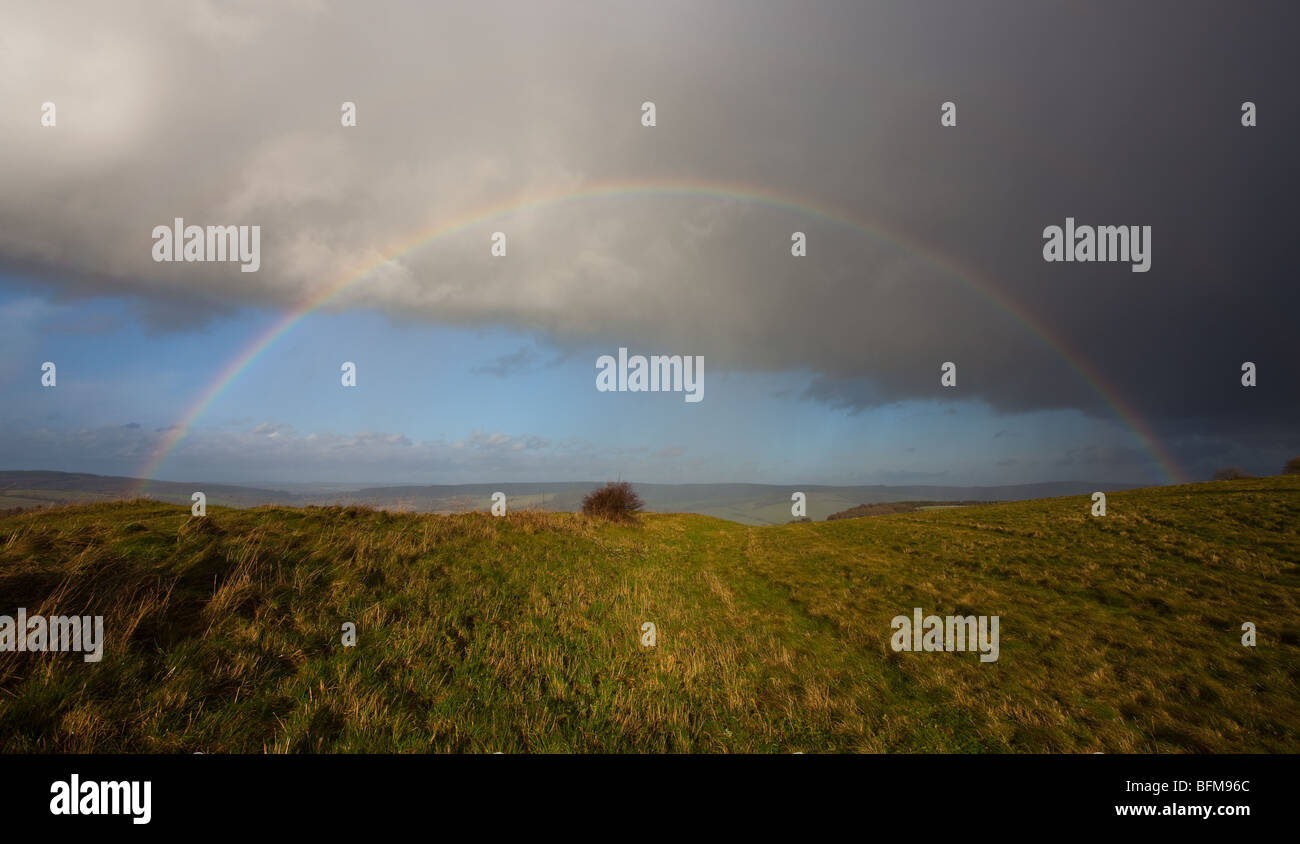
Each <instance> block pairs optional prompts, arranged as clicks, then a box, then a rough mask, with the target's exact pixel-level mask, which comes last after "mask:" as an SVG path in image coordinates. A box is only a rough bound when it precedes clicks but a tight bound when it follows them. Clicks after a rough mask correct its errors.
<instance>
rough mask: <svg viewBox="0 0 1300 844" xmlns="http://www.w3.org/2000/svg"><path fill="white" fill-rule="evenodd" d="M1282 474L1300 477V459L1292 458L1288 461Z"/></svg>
mask: <svg viewBox="0 0 1300 844" xmlns="http://www.w3.org/2000/svg"><path fill="white" fill-rule="evenodd" d="M1282 474H1284V475H1300V457H1292V458H1291V459H1290V460H1288V461H1287V462H1286V465H1285V466H1283V467H1282Z"/></svg>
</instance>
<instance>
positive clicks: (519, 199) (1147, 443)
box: [137, 179, 1186, 489]
mask: <svg viewBox="0 0 1300 844" xmlns="http://www.w3.org/2000/svg"><path fill="white" fill-rule="evenodd" d="M616 196H619V197H621V196H676V197H682V196H686V197H701V198H709V199H727V200H737V201H741V202H749V203H757V204H761V205H767V206H772V207H776V208H782V209H786V210H791V211H797V212H799V213H802V214H806V215H808V216H810V217H813V218H816V219H821V220H826V221H828V222H831V223H833V224H835V225H839V226H847V227H849V228H853V229H857V230H859V231H862V232H864V233H866V234H868V235H872V236H874V237H880V238H883V239H885V240H888V241H891V242H893V243H895V244H897V245H899V246H902V247H903V248H905V249H907V250H908V251H910V252H911V253H912V254H913V255H915V256H916V257H918V258H920V259H921V260H923V261H925V262H926V263H928V264H930V265H931V266H933V267H935V268H937V269H940V270H942V271H943V272H944V273H946V274H947V275H949V276H951V277H952V278H954V279H956V280H957V281H959V282H961V283H962V284H964V285H965V286H967V287H969V288H971V289H973V290H975V291H976V292H977V293H979V294H981V295H982V296H983V297H984V298H986V299H988V300H990V301H992V302H993V303H994V304H996V305H997V306H998V307H1000V308H1001V309H1002V310H1004V311H1006V312H1007V313H1009V314H1010V315H1012V316H1013V317H1015V318H1016V319H1017V320H1018V321H1019V322H1020V323H1021V324H1022V325H1024V326H1025V328H1026V329H1028V330H1029V331H1030V332H1031V333H1032V334H1034V335H1035V336H1036V337H1037V338H1038V339H1039V340H1040V341H1041V342H1042V343H1043V344H1044V345H1046V346H1047V347H1048V348H1051V349H1052V350H1053V351H1055V352H1056V353H1057V354H1058V355H1060V356H1061V357H1062V359H1064V360H1065V362H1066V363H1067V364H1069V365H1070V366H1071V367H1072V368H1073V369H1074V370H1075V371H1076V372H1077V373H1078V374H1079V376H1080V377H1082V378H1083V379H1084V381H1086V382H1087V383H1088V384H1089V386H1091V387H1092V389H1093V390H1095V391H1096V392H1097V393H1098V395H1100V396H1101V398H1102V399H1103V400H1105V401H1106V403H1107V404H1108V405H1109V406H1110V407H1111V408H1112V409H1113V410H1114V411H1115V414H1116V416H1118V418H1119V419H1120V420H1121V421H1122V422H1123V423H1124V424H1126V425H1127V426H1128V427H1129V428H1130V429H1131V430H1132V431H1133V433H1134V434H1135V435H1136V436H1137V437H1138V439H1139V441H1140V442H1141V443H1142V445H1143V447H1144V448H1145V449H1146V450H1147V452H1148V453H1149V454H1150V455H1151V456H1152V457H1153V458H1154V459H1155V461H1156V463H1157V464H1158V465H1159V466H1160V468H1161V470H1162V471H1163V472H1164V473H1165V474H1166V475H1167V476H1168V478H1169V480H1170V481H1171V482H1173V483H1185V482H1186V477H1185V475H1184V474H1183V472H1182V470H1181V469H1180V468H1179V466H1178V463H1177V462H1176V461H1175V460H1174V458H1173V455H1172V454H1170V453H1169V451H1168V450H1167V449H1166V448H1165V447H1164V445H1163V444H1162V443H1161V442H1160V440H1159V438H1158V437H1157V436H1156V435H1155V433H1154V432H1153V431H1152V430H1151V429H1150V428H1149V427H1148V426H1147V424H1146V423H1145V422H1144V421H1143V420H1142V418H1141V417H1140V416H1139V415H1138V414H1137V413H1136V412H1135V411H1134V409H1133V408H1132V407H1131V406H1130V405H1129V404H1128V403H1127V402H1126V401H1125V400H1124V398H1123V397H1122V396H1121V395H1120V394H1119V392H1118V391H1117V390H1116V389H1115V388H1114V387H1113V386H1112V385H1110V384H1109V383H1108V382H1107V381H1106V380H1105V378H1104V377H1103V376H1102V374H1101V373H1100V372H1099V371H1098V370H1097V369H1096V368H1095V367H1094V366H1092V364H1090V363H1089V362H1088V360H1087V358H1085V357H1084V356H1083V355H1082V354H1080V353H1079V352H1078V351H1077V350H1076V349H1074V348H1072V347H1071V346H1070V345H1069V344H1068V343H1067V342H1066V341H1065V340H1064V339H1061V338H1059V337H1056V336H1055V335H1053V334H1052V333H1051V332H1050V331H1049V330H1048V327H1047V326H1046V325H1045V324H1044V323H1043V321H1042V320H1041V319H1039V318H1038V317H1037V316H1036V315H1035V314H1033V313H1032V312H1030V311H1029V310H1028V309H1027V308H1026V307H1025V306H1024V305H1022V304H1021V303H1020V302H1018V301H1017V300H1015V299H1014V298H1012V297H1011V296H1010V295H1008V294H1007V293H1005V292H1003V291H1002V290H1001V289H1000V288H999V287H998V285H996V284H994V283H993V281H992V280H991V279H989V278H986V277H985V276H983V275H982V274H980V273H979V272H978V271H976V270H975V269H973V268H971V267H969V266H964V265H962V264H960V263H958V262H957V261H956V260H955V259H953V258H951V257H950V256H947V255H945V254H943V253H941V252H938V251H936V250H935V249H933V248H931V247H928V246H926V245H925V244H921V243H919V242H918V241H916V240H914V239H913V238H910V237H908V236H906V235H904V234H902V233H900V232H897V231H893V230H890V229H886V228H885V227H883V226H882V225H880V224H878V223H876V222H874V221H866V220H863V219H859V218H857V217H855V216H853V215H852V214H851V213H848V212H846V211H844V210H842V209H838V208H836V207H834V206H831V205H827V204H824V203H819V204H816V205H814V204H811V203H809V202H808V201H807V200H804V199H800V198H798V197H792V196H788V195H784V194H780V193H777V192H774V191H771V190H767V189H763V188H757V187H752V186H747V185H742V184H730V183H725V182H706V181H699V180H693V181H689V182H681V181H672V180H654V179H643V180H632V181H628V180H623V181H611V182H602V183H596V184H591V185H587V186H585V187H582V188H579V189H576V190H574V189H565V190H557V191H551V192H538V193H536V194H533V195H529V196H516V197H512V198H510V199H508V200H505V201H502V202H498V203H495V204H492V205H487V206H483V207H481V208H478V209H476V210H473V211H470V212H467V213H465V214H463V215H461V216H459V217H456V218H453V219H449V220H445V221H442V222H440V223H437V224H435V225H433V226H432V227H431V228H428V229H425V230H423V231H421V233H420V234H418V235H416V236H415V237H413V238H410V239H407V240H406V241H404V242H402V243H399V244H397V245H395V246H392V247H390V248H388V249H385V250H383V255H384V257H383V258H382V259H380V260H378V261H375V262H374V263H371V264H369V265H367V266H365V267H363V268H362V269H360V270H359V271H353V272H349V273H346V274H344V275H343V276H342V277H341V278H340V279H339V280H338V281H336V282H334V283H332V284H329V285H326V286H325V288H324V289H323V290H320V291H318V292H316V293H315V294H313V295H312V296H310V297H308V298H307V299H305V300H304V301H303V302H302V303H300V304H299V305H298V306H297V307H295V308H293V309H291V310H290V311H288V312H287V313H286V314H285V315H284V316H283V317H281V318H280V319H279V320H278V321H276V322H274V323H272V325H271V326H270V327H269V328H268V329H266V331H264V332H263V333H262V334H261V335H259V336H257V337H256V338H255V339H254V340H253V341H252V342H251V343H249V344H248V346H247V347H245V348H244V350H243V351H241V352H240V353H239V354H237V355H235V356H234V357H233V358H231V359H230V361H229V362H228V363H227V364H226V365H225V366H224V367H223V368H222V369H221V370H220V372H219V373H218V374H217V376H216V377H215V378H213V380H212V381H211V382H210V383H209V384H208V385H207V386H206V387H204V389H203V390H202V391H201V392H200V393H199V395H198V398H197V399H196V400H195V401H194V403H193V404H192V405H191V406H190V408H189V410H188V411H186V413H185V414H184V416H183V417H182V418H181V420H180V421H179V422H178V423H177V424H175V425H173V426H172V427H171V428H169V429H168V431H167V432H166V434H165V436H164V437H163V439H162V440H161V441H160V443H159V444H158V446H157V447H156V448H155V449H154V450H153V452H152V453H151V454H150V456H149V459H148V461H147V462H146V463H145V464H144V465H143V467H142V469H141V471H140V472H139V473H138V474H137V477H139V478H140V479H141V489H143V487H144V484H145V483H146V482H147V481H148V480H149V479H151V478H153V477H154V476H155V475H156V473H157V472H158V469H159V468H160V467H161V466H162V465H163V463H164V462H165V461H166V460H167V458H168V457H169V456H170V455H171V454H172V453H173V452H174V451H175V450H176V447H177V446H178V445H179V444H180V443H181V441H182V440H184V439H185V437H186V436H187V435H188V434H189V432H190V430H191V429H192V428H193V427H194V424H195V423H196V422H197V421H198V420H199V419H200V418H202V416H203V414H204V413H205V412H206V411H207V409H208V408H209V407H211V406H212V404H213V402H215V401H216V400H217V398H218V397H220V396H221V394H222V392H224V391H225V389H226V388H227V387H228V386H230V384H232V383H233V382H234V381H236V380H237V379H238V378H239V376H240V375H241V374H242V373H243V372H244V371H245V370H246V369H247V368H248V367H249V366H250V365H251V364H252V363H253V362H254V361H255V360H257V359H258V357H260V356H261V355H262V354H263V353H264V352H266V351H267V350H268V349H270V348H271V347H272V346H273V345H275V343H276V342H277V341H278V340H279V339H280V338H281V337H283V336H285V335H286V334H288V333H289V332H290V331H292V330H293V328H294V326H296V325H297V324H298V323H299V322H301V321H302V320H303V318H305V317H306V316H307V315H309V314H311V313H312V312H314V311H316V310H318V309H320V308H322V307H324V306H325V305H327V304H329V303H330V302H331V301H333V300H334V299H336V298H337V297H338V296H339V295H340V294H341V293H343V292H344V291H346V290H348V289H349V288H351V287H352V286H353V285H356V284H358V283H359V282H361V281H363V280H364V279H365V278H366V277H367V276H368V275H370V274H371V273H372V272H374V271H375V270H377V269H379V268H380V267H382V266H384V265H385V264H387V263H389V262H390V261H393V260H396V259H398V258H400V257H402V256H403V255H406V254H407V253H410V252H413V251H415V250H418V249H420V248H421V247H423V246H425V245H427V244H429V243H431V242H433V241H435V240H437V239H439V238H441V237H445V236H447V235H450V234H453V233H455V232H459V231H462V230H464V229H467V228H469V227H471V226H474V225H477V224H480V223H484V222H487V221H490V220H493V219H495V218H498V217H503V216H505V215H507V214H513V213H517V212H520V211H527V210H530V209H535V208H539V207H542V206H547V205H554V204H558V203H565V202H578V201H584V200H593V199H602V198H609V197H616Z"/></svg>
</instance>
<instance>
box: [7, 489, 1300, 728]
mask: <svg viewBox="0 0 1300 844" xmlns="http://www.w3.org/2000/svg"><path fill="white" fill-rule="evenodd" d="M1090 508H1091V502H1090V501H1089V500H1088V499H1087V498H1086V497H1084V496H1079V497H1071V498H1059V499H1050V500H1043V501H1029V502H1013V503H1006V504H995V505H987V506H981V507H971V508H954V509H940V510H924V511H915V512H905V513H896V514H892V515H880V516H875V517H873V518H870V519H844V520H837V521H832V522H819V523H807V522H805V523H794V524H788V525H779V526H768V527H747V526H744V525H739V524H736V523H733V522H726V521H722V520H720V519H715V518H709V517H705V516H696V515H659V514H643V515H641V516H639V517H638V518H637V519H636V520H635V522H634V523H630V524H629V523H622V522H616V521H615V522H610V521H606V520H603V519H597V518H592V517H588V516H584V515H578V514H567V513H549V512H537V511H525V512H511V513H510V514H509V515H507V516H505V517H501V518H497V517H493V516H490V515H487V514H485V513H466V514H461V515H451V516H443V515H417V514H409V513H382V512H376V511H373V510H368V509H366V508H360V507H349V508H340V507H308V508H304V509H292V508H284V507H259V508H254V509H246V510H231V509H225V508H220V507H213V508H210V510H209V512H210V515H209V516H208V517H206V519H205V520H204V519H201V520H191V518H190V516H189V511H188V508H187V507H178V506H174V505H168V504H160V503H158V502H153V501H148V500H136V501H132V502H125V503H101V504H92V505H85V506H76V507H62V508H56V509H51V510H42V511H38V512H25V513H19V514H15V515H9V516H4V517H0V614H6V615H11V616H12V615H13V614H14V612H15V611H16V609H17V608H18V607H25V608H26V609H27V610H28V612H29V613H30V614H44V615H54V614H58V615H67V614H73V613H76V614H85V615H103V616H104V626H105V634H106V640H107V641H106V645H105V652H104V658H103V661H102V662H99V663H86V662H84V661H82V659H81V656H80V655H79V654H61V653H56V654H42V653H14V652H0V751H3V752H8V753H17V752H90V751H97V752H126V751H129V752H164V753H172V752H193V751H196V750H201V751H204V752H206V753H214V752H229V753H235V752H239V753H244V752H254V753H257V752H425V751H435V752H492V751H497V750H500V751H504V752H790V751H794V750H802V751H805V752H895V751H916V752H923V751H939V752H989V751H992V752H1008V751H1009V752H1092V751H1098V750H1100V751H1105V752H1107V753H1118V752H1143V753H1148V752H1297V751H1298V750H1300V689H1298V688H1297V686H1298V684H1300V625H1298V624H1297V622H1296V619H1297V618H1300V476H1294V475H1290V476H1283V477H1277V478H1264V479H1252V480H1235V481H1231V482H1221V483H1207V484H1191V485H1185V486H1178V487H1165V488H1156V489H1146V490H1132V491H1127V492H1115V493H1111V494H1110V495H1109V496H1108V501H1107V515H1106V516H1105V517H1101V518H1094V517H1091V516H1090V515H1089V511H1090ZM918 606H919V607H922V608H923V610H924V611H925V613H927V614H936V615H950V614H952V615H969V614H976V615H998V616H1000V618H1001V641H1000V646H1001V656H1000V659H999V660H998V661H997V662H995V663H981V662H979V660H978V655H977V654H975V653H944V652H940V653H898V652H895V651H893V650H892V648H891V647H890V644H889V639H890V635H891V634H892V632H893V631H892V629H891V628H890V620H891V619H892V618H893V617H894V616H895V615H900V614H903V615H908V614H910V612H911V609H912V608H913V607H918ZM646 621H650V622H653V623H654V624H655V625H656V627H657V628H658V644H657V646H656V647H653V648H645V647H642V646H641V645H640V644H639V642H638V637H639V633H640V625H641V624H642V623H643V622H646ZM1247 621H1249V622H1252V623H1254V624H1255V625H1256V627H1257V629H1258V637H1259V638H1258V645H1257V647H1254V648H1247V647H1243V645H1242V643H1241V635H1242V632H1241V626H1242V624H1243V623H1244V622H1247ZM345 622H351V623H353V624H355V625H356V635H357V644H356V646H355V647H344V646H343V645H342V625H343V624H344V623H345Z"/></svg>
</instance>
